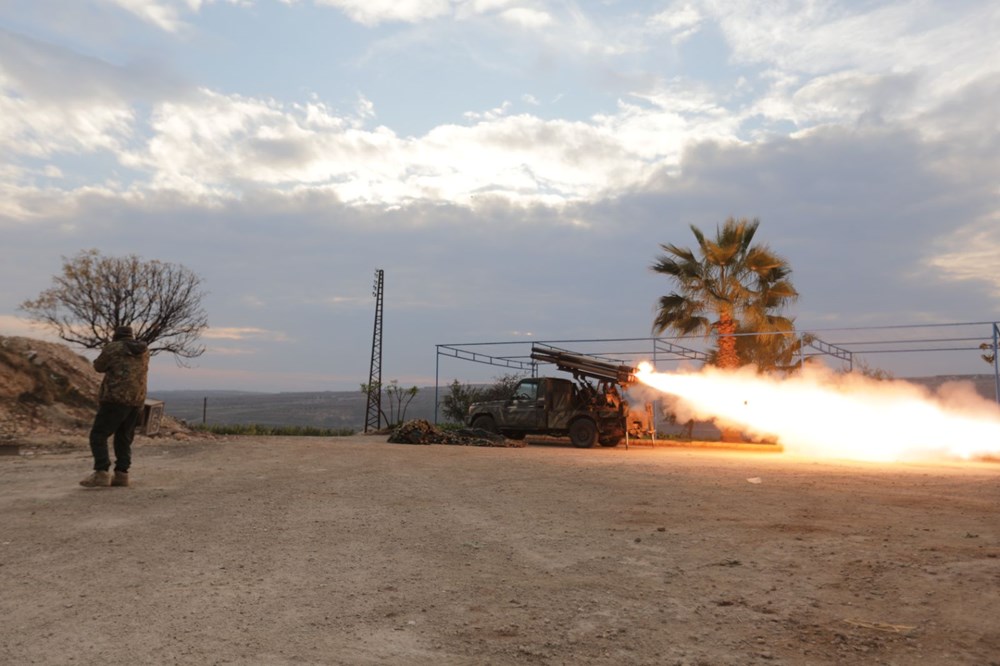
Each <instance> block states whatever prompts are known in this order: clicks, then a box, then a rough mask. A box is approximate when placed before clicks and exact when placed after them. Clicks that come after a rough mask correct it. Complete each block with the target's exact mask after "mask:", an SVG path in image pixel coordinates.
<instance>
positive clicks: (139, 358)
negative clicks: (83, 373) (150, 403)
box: [80, 326, 149, 488]
mask: <svg viewBox="0 0 1000 666" xmlns="http://www.w3.org/2000/svg"><path fill="white" fill-rule="evenodd" d="M94 369H95V370H97V371H98V372H101V373H104V379H103V380H102V381H101V390H100V393H99V400H100V406H99V407H98V409H97V415H96V416H95V417H94V426H93V427H92V428H91V430H90V451H91V453H92V454H93V455H94V472H93V473H92V474H91V475H90V476H88V477H87V478H85V479H84V480H83V481H81V482H80V485H81V486H85V487H87V488H94V487H99V486H127V485H128V469H129V466H130V465H131V464H132V439H133V438H134V437H135V428H136V425H137V424H138V423H139V419H140V417H141V416H142V409H143V407H144V405H145V403H146V375H147V373H148V371H149V349H148V348H147V346H146V343H145V342H140V341H138V340H136V339H135V336H134V335H133V333H132V328H131V327H130V326H119V327H118V328H116V329H115V334H114V336H113V337H112V339H111V342H109V343H108V344H107V345H106V346H105V347H104V349H103V350H102V351H101V355H100V356H98V357H97V358H96V359H95V360H94ZM112 435H114V447H115V470H114V471H115V473H114V476H112V475H111V472H110V471H109V470H110V469H111V458H110V457H109V456H108V438H109V437H111V436H112Z"/></svg>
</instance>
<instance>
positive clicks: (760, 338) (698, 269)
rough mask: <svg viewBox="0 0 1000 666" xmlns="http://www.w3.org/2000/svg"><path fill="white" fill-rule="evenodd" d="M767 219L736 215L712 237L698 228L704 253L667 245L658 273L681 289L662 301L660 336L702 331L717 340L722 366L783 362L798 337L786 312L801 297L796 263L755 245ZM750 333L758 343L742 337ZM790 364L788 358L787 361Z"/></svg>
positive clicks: (658, 324) (717, 356)
mask: <svg viewBox="0 0 1000 666" xmlns="http://www.w3.org/2000/svg"><path fill="white" fill-rule="evenodd" d="M758 226H760V221H759V220H757V219H754V220H753V221H749V220H747V219H746V218H742V219H739V220H736V219H734V218H732V217H730V218H728V219H727V220H726V221H725V223H724V224H723V225H722V228H721V229H720V228H716V233H715V239H714V240H709V239H707V238H706V237H705V234H703V233H702V232H701V230H700V229H699V228H698V227H696V226H694V225H691V231H692V232H694V236H695V238H696V239H697V240H698V248H697V249H698V256H696V255H695V253H694V252H692V251H691V250H690V249H688V248H685V247H678V246H676V245H673V244H667V245H661V246H660V247H661V248H663V250H664V251H665V252H666V253H667V254H665V255H662V256H660V257H659V258H658V260H657V262H656V263H655V264H654V265H653V267H652V268H653V270H654V271H656V272H657V273H662V274H663V275H668V276H670V277H671V278H673V279H674V282H675V284H676V288H677V290H676V291H674V292H672V293H671V294H670V295H669V296H662V297H661V298H660V301H659V310H658V311H657V314H656V319H655V320H654V322H653V331H654V332H655V333H656V334H657V335H659V334H660V333H663V332H664V331H667V330H672V331H674V332H676V333H679V334H680V335H690V334H691V333H695V332H700V333H703V334H704V335H705V336H706V337H709V336H712V335H714V336H715V337H716V343H717V350H716V352H715V354H714V360H715V364H716V365H718V366H719V367H720V368H737V367H739V366H740V365H744V364H746V363H749V362H754V361H758V362H760V361H763V360H764V359H774V358H777V359H782V357H784V356H786V355H787V354H783V353H782V351H783V350H787V349H788V348H789V345H790V344H791V338H792V337H793V334H794V323H793V322H794V320H792V319H789V318H787V317H783V316H781V315H780V314H778V311H780V310H781V308H783V307H784V306H785V305H788V304H790V303H792V302H793V301H794V300H795V299H796V298H797V297H798V292H796V291H795V288H794V287H793V286H792V283H791V281H790V280H789V279H788V276H789V275H791V272H792V269H791V268H790V267H789V266H788V263H787V262H786V261H785V260H784V259H783V258H781V257H780V256H778V255H777V254H775V253H774V252H772V251H771V250H770V248H768V247H767V246H766V245H756V246H754V245H753V244H752V243H753V238H754V234H756V233H757V227H758ZM749 332H753V333H757V335H756V336H749V339H751V340H753V341H754V343H755V344H748V343H747V340H741V339H740V338H742V337H744V336H742V335H741V336H740V337H737V334H743V333H749ZM782 360H785V359H782Z"/></svg>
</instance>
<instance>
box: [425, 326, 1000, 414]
mask: <svg viewBox="0 0 1000 666" xmlns="http://www.w3.org/2000/svg"><path fill="white" fill-rule="evenodd" d="M969 327H979V328H982V327H989V334H988V335H986V336H983V335H978V336H974V335H962V336H957V337H940V336H937V337H900V336H902V335H903V332H904V331H915V330H918V329H944V328H969ZM879 331H881V332H889V333H894V335H893V336H890V337H888V338H886V339H881V340H880V339H877V337H878V336H872V335H866V336H865V338H876V339H855V338H856V337H859V336H861V334H862V333H875V332H879ZM820 333H822V334H824V336H830V337H842V338H845V339H842V340H839V341H838V342H836V343H833V342H828V341H826V340H823V339H821V338H820V337H819V336H818V334H820ZM737 335H783V334H782V333H770V332H766V333H738V334H737ZM796 335H797V336H798V338H799V341H800V346H799V355H800V358H801V359H802V360H806V359H808V358H815V357H831V358H835V359H837V360H839V361H841V362H843V363H846V364H847V365H848V369H849V370H853V369H854V357H855V355H858V354H888V353H896V354H898V353H934V352H953V351H976V352H982V351H986V352H988V353H992V355H993V375H994V380H995V382H994V383H995V395H996V400H997V403H998V404H1000V353H998V350H1000V322H996V321H988V322H957V323H942V324H911V325H900V326H860V327H842V328H823V329H813V330H811V331H800V332H798V333H796ZM692 340H693V339H692V338H691V337H686V338H685V337H679V336H678V337H645V338H585V339H569V340H533V339H522V340H504V341H496V342H465V343H449V344H439V345H436V350H435V363H434V422H435V423H437V420H438V412H439V406H440V400H439V397H440V385H441V381H440V379H441V358H442V357H445V358H455V359H459V360H462V361H470V362H473V363H480V364H485V365H491V366H495V367H501V368H507V369H511V370H519V371H523V372H526V373H528V374H530V376H532V377H534V376H537V375H538V366H539V364H538V363H537V362H535V361H534V360H532V358H531V354H530V348H531V346H532V345H546V346H550V347H554V348H559V349H567V350H572V351H574V352H577V353H581V354H586V355H588V356H594V357H598V358H603V359H607V360H609V361H615V362H618V363H630V362H634V361H635V360H636V359H637V357H641V358H642V359H649V358H650V357H651V358H652V363H653V366H654V367H656V366H657V363H658V362H660V361H663V362H681V361H693V362H700V363H703V362H705V361H707V360H708V353H707V352H706V351H704V349H696V348H694V347H690V346H687V345H685V344H681V343H680V342H679V341H684V342H686V343H687V344H688V345H690V344H691V342H692ZM507 350H509V352H510V353H506V352H507ZM525 350H527V351H525ZM810 350H811V351H810Z"/></svg>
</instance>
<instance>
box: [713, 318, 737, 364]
mask: <svg viewBox="0 0 1000 666" xmlns="http://www.w3.org/2000/svg"><path fill="white" fill-rule="evenodd" d="M716 330H717V332H718V334H719V355H718V360H717V361H716V362H717V363H718V365H719V367H720V368H725V369H727V370H735V369H736V368H738V367H740V357H739V355H738V354H737V353H736V321H735V320H734V319H733V317H732V315H730V314H729V313H727V312H721V313H719V323H718V324H717V325H716Z"/></svg>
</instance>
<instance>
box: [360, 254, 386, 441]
mask: <svg viewBox="0 0 1000 666" xmlns="http://www.w3.org/2000/svg"><path fill="white" fill-rule="evenodd" d="M384 284H385V271H383V270H382V269H381V268H376V269H375V283H374V285H372V296H374V297H375V332H374V333H372V363H371V369H370V370H369V372H368V407H367V410H366V413H367V416H366V417H365V432H368V428H374V429H375V430H378V429H380V428H381V427H382V290H383V287H384Z"/></svg>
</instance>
